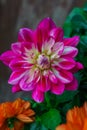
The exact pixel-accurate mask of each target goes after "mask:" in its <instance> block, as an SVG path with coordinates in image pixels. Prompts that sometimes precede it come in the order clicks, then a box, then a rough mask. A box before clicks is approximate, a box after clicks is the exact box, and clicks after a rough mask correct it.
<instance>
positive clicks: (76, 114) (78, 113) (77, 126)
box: [56, 102, 87, 130]
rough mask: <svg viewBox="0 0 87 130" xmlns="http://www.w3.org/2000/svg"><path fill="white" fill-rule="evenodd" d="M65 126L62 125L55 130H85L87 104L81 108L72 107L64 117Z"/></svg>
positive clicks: (86, 125) (86, 124)
mask: <svg viewBox="0 0 87 130" xmlns="http://www.w3.org/2000/svg"><path fill="white" fill-rule="evenodd" d="M66 120H67V123H66V124H62V125H60V126H58V127H57V128H56V130H87V102H85V103H84V105H83V107H80V108H79V107H74V108H73V109H71V110H69V111H68V112H67V115H66Z"/></svg>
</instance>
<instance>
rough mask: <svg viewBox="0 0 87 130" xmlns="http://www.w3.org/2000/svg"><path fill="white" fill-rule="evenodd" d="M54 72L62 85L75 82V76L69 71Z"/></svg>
mask: <svg viewBox="0 0 87 130" xmlns="http://www.w3.org/2000/svg"><path fill="white" fill-rule="evenodd" d="M53 72H54V74H55V75H56V77H57V78H58V79H59V80H60V82H62V83H65V84H66V83H70V82H71V81H72V80H73V75H72V73H70V72H69V71H66V70H56V69H54V70H53Z"/></svg>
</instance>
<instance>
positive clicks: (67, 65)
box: [56, 57, 76, 70]
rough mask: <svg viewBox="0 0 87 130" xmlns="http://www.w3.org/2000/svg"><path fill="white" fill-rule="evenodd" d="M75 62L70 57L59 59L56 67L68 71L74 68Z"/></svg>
mask: <svg viewBox="0 0 87 130" xmlns="http://www.w3.org/2000/svg"><path fill="white" fill-rule="evenodd" d="M75 64H76V63H75V61H74V60H73V59H72V58H70V57H61V58H60V59H59V61H58V63H57V62H56V65H57V66H59V67H60V68H61V69H65V70H70V69H72V68H73V67H74V66H75Z"/></svg>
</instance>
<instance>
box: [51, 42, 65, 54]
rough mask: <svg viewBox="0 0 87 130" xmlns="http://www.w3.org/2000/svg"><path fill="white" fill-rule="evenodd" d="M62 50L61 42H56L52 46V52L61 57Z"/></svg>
mask: <svg viewBox="0 0 87 130" xmlns="http://www.w3.org/2000/svg"><path fill="white" fill-rule="evenodd" d="M63 50H64V44H63V42H56V43H55V44H54V46H53V52H54V53H57V55H61V54H62V52H63Z"/></svg>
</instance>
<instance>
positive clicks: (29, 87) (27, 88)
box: [19, 76, 34, 91]
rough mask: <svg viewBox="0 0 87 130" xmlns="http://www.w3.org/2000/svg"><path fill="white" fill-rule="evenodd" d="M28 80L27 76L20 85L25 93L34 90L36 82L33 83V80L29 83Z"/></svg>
mask: <svg viewBox="0 0 87 130" xmlns="http://www.w3.org/2000/svg"><path fill="white" fill-rule="evenodd" d="M28 78H29V77H27V76H25V77H23V78H22V79H21V81H20V84H19V85H20V88H21V90H23V91H30V90H33V89H34V82H33V80H34V79H32V80H31V81H30V82H27V80H28Z"/></svg>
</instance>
